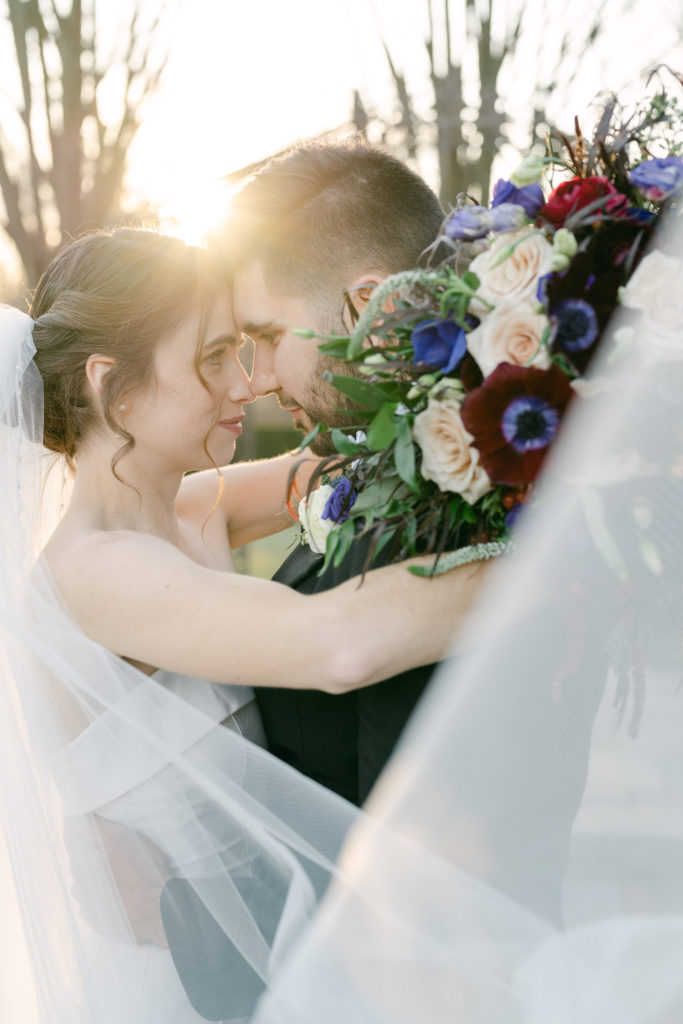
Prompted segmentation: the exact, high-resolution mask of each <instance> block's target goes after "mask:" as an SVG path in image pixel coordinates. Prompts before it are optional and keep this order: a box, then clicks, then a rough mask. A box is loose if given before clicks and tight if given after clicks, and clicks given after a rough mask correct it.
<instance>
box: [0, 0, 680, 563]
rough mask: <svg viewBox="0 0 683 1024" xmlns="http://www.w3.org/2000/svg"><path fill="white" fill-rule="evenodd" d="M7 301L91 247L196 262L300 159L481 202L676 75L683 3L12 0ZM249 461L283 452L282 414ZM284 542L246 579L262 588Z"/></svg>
mask: <svg viewBox="0 0 683 1024" xmlns="http://www.w3.org/2000/svg"><path fill="white" fill-rule="evenodd" d="M0 12H1V21H0V301H2V302H12V303H15V304H17V305H19V306H20V307H22V308H24V307H25V303H26V298H27V295H28V294H29V293H30V289H31V288H32V287H33V286H34V285H35V283H36V281H37V280H38V277H39V276H40V273H41V271H42V270H43V268H44V267H45V265H46V264H47V262H48V261H49V259H50V257H51V256H52V254H53V253H54V252H55V251H56V250H57V249H58V248H59V247H60V246H61V245H62V244H63V243H64V242H65V241H67V240H68V239H69V238H71V237H73V236H76V235H78V234H80V233H82V232H83V231H84V230H86V229H87V228H90V227H97V226H107V225H113V224H116V223H122V222H130V223H134V224H148V225H149V224H153V225H157V224H158V225H160V226H161V227H162V228H163V229H164V230H167V231H171V232H173V233H176V234H179V235H181V236H182V237H184V238H185V239H187V240H188V241H191V242H197V243H201V241H202V239H203V238H204V237H205V235H206V233H207V232H209V231H210V230H211V228H212V227H213V225H214V224H215V223H216V222H217V221H219V220H220V219H221V218H222V216H223V215H224V213H225V209H226V205H227V204H228V203H229V201H230V195H231V194H233V193H234V191H235V190H236V189H238V188H239V187H240V186H241V185H242V184H243V183H244V182H245V181H246V180H247V178H248V176H249V175H250V174H251V173H253V172H254V170H256V169H258V167H259V166H260V164H261V163H262V162H263V161H264V160H266V159H267V158H268V157H269V156H271V155H272V154H276V153H278V152H281V151H282V150H284V149H286V148H287V147H288V146H289V145H291V144H292V143H293V142H295V141H296V140H298V139H301V138H311V137H317V136H346V135H349V134H352V133H355V132H363V133H365V134H366V135H367V137H368V138H369V139H370V140H371V141H373V142H379V143H382V144H383V145H385V146H386V147H388V148H389V149H390V150H391V151H392V152H393V153H394V154H395V155H396V156H398V157H399V158H400V159H403V160H405V161H406V162H408V163H409V164H411V165H412V166H413V167H415V169H417V170H418V171H419V172H420V173H422V175H423V176H424V177H425V178H426V180H427V181H428V182H429V183H430V184H431V185H432V187H433V188H434V189H435V190H436V191H437V192H439V194H440V196H441V199H442V201H443V203H444V206H445V207H446V208H448V205H449V203H452V202H454V201H455V199H456V196H457V195H458V194H459V193H460V192H463V191H468V192H469V193H470V194H471V195H473V196H474V197H476V198H477V199H478V200H480V201H482V202H486V201H487V198H488V193H489V189H490V185H491V181H492V180H495V179H496V178H497V177H498V176H500V175H504V176H507V175H508V174H509V173H510V172H511V171H512V170H513V169H514V166H515V164H516V162H517V161H518V160H519V157H520V154H525V153H527V152H529V150H530V149H532V148H535V149H536V150H537V151H539V152H542V151H543V144H544V138H545V135H546V133H547V131H548V129H549V128H559V129H561V130H564V131H567V132H573V118H574V115H575V114H578V115H580V116H581V118H582V119H583V118H584V117H585V118H586V121H587V122H588V121H589V120H590V117H589V113H586V112H587V111H588V108H590V106H591V104H594V103H595V102H596V98H598V97H600V95H601V94H602V95H603V97H604V94H605V92H611V91H615V92H617V93H618V94H619V97H620V98H621V99H622V100H623V101H624V102H628V101H629V100H633V99H634V98H636V97H637V96H638V95H639V93H641V92H642V89H643V81H644V75H645V73H646V72H647V69H648V68H650V67H651V66H652V65H653V64H656V63H659V62H665V63H668V64H669V65H670V66H672V67H673V68H674V69H677V70H681V69H683V7H682V5H681V2H680V0H658V2H657V3H656V4H654V3H652V0H573V3H571V4H561V3H559V2H558V0H289V2H288V3H282V0H0ZM252 410H253V411H252V412H251V422H250V425H249V426H250V429H247V430H246V431H245V435H244V437H243V438H242V440H241V447H240V450H239V457H241V458H253V457H256V456H258V457H261V456H264V455H268V454H271V453H275V452H278V451H283V450H286V449H287V448H288V447H289V448H291V447H292V446H293V445H295V444H296V443H297V435H295V434H293V432H292V430H291V425H290V420H289V417H288V416H285V415H280V412H279V410H278V409H277V406H276V405H275V403H274V402H271V401H269V400H266V401H261V402H258V403H256V405H255V406H254V407H252ZM290 543H292V537H291V536H281V537H279V538H278V539H277V541H276V542H275V544H274V545H273V544H270V545H266V546H265V548H262V547H258V546H257V547H256V548H254V550H253V551H252V550H249V551H247V552H246V553H245V554H244V555H243V556H242V557H243V561H242V564H243V567H245V568H248V569H249V571H254V572H257V573H259V574H264V575H265V574H268V573H269V572H270V570H271V568H272V564H273V562H274V561H277V560H278V559H279V557H280V556H281V553H282V550H283V549H284V548H285V547H286V545H288V544H290Z"/></svg>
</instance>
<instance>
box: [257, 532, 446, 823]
mask: <svg viewBox="0 0 683 1024" xmlns="http://www.w3.org/2000/svg"><path fill="white" fill-rule="evenodd" d="M368 544H369V539H365V538H363V539H360V540H358V541H356V543H355V544H353V545H352V547H351V550H350V551H349V553H348V555H347V557H346V558H345V559H344V561H343V562H342V564H341V565H340V566H339V567H338V568H334V567H333V566H331V567H329V568H328V569H327V570H326V571H325V572H324V573H323V574H322V575H319V572H320V569H321V566H322V564H323V559H322V556H320V555H315V554H313V553H312V552H311V550H310V548H308V547H305V546H302V545H301V546H299V547H297V548H296V550H295V551H293V552H292V554H291V555H290V556H289V558H287V559H286V561H285V562H284V563H283V565H282V566H281V567H280V569H279V570H278V571H277V573H276V574H275V576H274V577H273V579H275V580H277V581H278V582H280V583H286V584H287V585H288V586H290V587H293V588H294V590H297V591H299V592H300V593H302V594H316V593H321V592H322V591H324V590H329V589H330V588H331V587H335V586H337V584H339V583H343V582H344V581H345V580H347V579H350V578H351V577H352V576H358V575H360V573H361V572H362V569H363V565H364V563H365V560H366V556H367V552H368ZM379 564H381V560H377V561H375V562H373V566H375V565H379ZM311 629H315V620H314V618H312V621H311ZM349 643H353V636H352V635H351V634H350V635H349ZM435 667H436V666H435V665H429V666H426V667H421V668H417V669H412V670H410V671H408V672H402V673H401V674H400V675H398V676H394V677H393V678H392V679H387V680H385V681H384V682H381V683H376V684H375V685H374V686H367V687H363V688H362V689H360V690H356V691H354V692H353V693H348V694H343V695H338V696H331V695H329V694H326V693H322V692H320V691H318V690H283V689H271V688H268V687H259V688H258V690H257V694H256V697H257V700H258V703H259V707H260V709H261V715H262V718H263V725H264V728H265V732H266V737H267V740H268V745H269V747H270V750H271V752H272V753H274V754H275V755H276V756H277V757H279V758H281V759H282V760H283V761H286V762H287V763H288V764H291V765H293V766H294V767H295V768H297V769H298V770H299V771H300V772H303V773H304V774H305V775H308V776H309V777H310V778H312V779H315V780H316V781H317V782H320V783H322V785H324V786H327V787H328V788H329V789H332V790H334V791H335V792H336V793H339V794H341V795H342V796H343V797H345V798H346V799H347V800H350V801H352V802H353V803H356V804H361V803H363V802H364V800H365V798H366V797H367V795H368V793H369V792H370V790H371V789H372V786H373V785H374V783H375V780H376V779H377V776H378V775H379V774H380V772H381V771H382V768H383V767H384V765H385V764H386V762H387V760H388V759H389V757H390V756H391V753H392V751H393V749H394V747H395V746H396V742H397V740H398V738H399V736H400V734H401V732H402V730H403V727H404V725H405V724H406V722H407V721H408V718H409V717H410V715H411V713H412V711H413V708H414V707H415V705H416V704H417V702H418V700H419V699H420V697H421V696H422V693H423V691H424V689H425V687H426V686H427V683H428V682H429V679H430V677H431V675H432V673H433V671H434V669H435Z"/></svg>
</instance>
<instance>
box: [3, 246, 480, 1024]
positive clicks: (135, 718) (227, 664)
mask: <svg viewBox="0 0 683 1024" xmlns="http://www.w3.org/2000/svg"><path fill="white" fill-rule="evenodd" d="M0 335H1V336H0V342H1V350H0V351H1V355H0V363H1V366H0V369H1V370H2V391H3V393H2V408H1V409H0V429H1V432H2V433H1V436H2V471H3V482H4V488H5V494H6V501H5V503H4V508H3V514H2V519H3V522H2V527H3V529H2V548H1V550H2V565H1V566H0V568H1V569H2V580H3V583H2V626H3V659H2V673H3V678H2V687H1V691H2V698H1V699H2V704H3V707H2V719H3V743H4V746H3V761H7V765H8V772H7V773H5V775H4V778H5V790H6V791H5V794H4V797H3V807H2V826H3V831H4V833H5V838H6V842H7V844H8V850H9V855H10V859H11V864H12V871H13V876H14V883H15V888H16V892H17V894H18V899H19V908H20V911H19V912H20V914H21V916H22V926H21V929H20V930H17V934H21V933H23V936H24V941H25V943H26V950H25V953H24V954H23V960H22V962H23V963H24V967H25V969H26V970H28V971H29V972H30V974H31V975H32V979H33V982H32V985H31V986H30V987H31V989H32V990H33V991H36V992H38V993H41V994H42V996H43V997H44V998H45V999H46V1000H47V1004H46V1005H40V1003H39V1005H38V1006H37V1007H32V1008H29V1006H28V1004H25V1005H24V1004H22V1005H21V1016H22V1019H23V1020H26V1021H28V1020H32V1019H37V1020H40V1021H42V1020H57V1021H60V1022H61V1021H66V1020H75V1019H78V1020H79V1021H84V1022H86V1021H92V1022H93V1024H94V1022H97V1024H104V1022H107V1021H110V1020H111V1021H117V1022H118V1021H121V1020H130V1021H133V1020H135V1021H148V1022H150V1024H151V1022H155V1021H159V1022H161V1021H164V1022H174V1024H175V1022H177V1024H181V1022H182V1024H184V1022H185V1021H188V1022H189V1021H196V1020H201V1019H211V1020H218V1019H220V1020H228V1019H230V1020H240V1019H242V1018H244V1017H246V1016H247V1015H248V1014H249V1013H250V1011H251V1007H252V1005H253V1002H254V999H255V998H256V996H257V995H258V994H259V992H260V991H261V990H262V988H263V986H264V984H267V982H268V979H269V977H270V976H271V974H272V972H273V971H274V970H275V968H276V967H277V964H278V962H279V960H280V959H282V958H283V957H284V956H285V955H286V953H287V951H288V948H289V947H290V946H291V943H292V941H293V939H294V937H295V936H296V935H297V934H298V933H299V932H300V930H301V928H302V926H303V923H304V922H305V921H306V920H307V919H308V917H309V916H310V914H311V913H312V911H313V909H314V907H315V905H316V903H317V900H318V898H319V895H320V893H321V892H322V891H323V890H324V888H325V885H326V883H327V879H328V877H329V875H330V872H331V870H332V864H333V862H334V860H335V858H336V855H337V853H338V850H339V847H340V844H341V842H342V840H343V838H344V836H345V834H346V832H347V830H348V828H349V826H350V824H351V823H352V821H353V820H354V816H355V812H354V811H353V809H351V808H350V807H348V806H347V805H346V804H345V802H344V801H342V800H341V799H339V798H337V797H336V796H335V795H333V794H331V793H329V792H327V791H325V790H322V789H321V788H320V787H318V786H316V785H315V784H313V783H310V782H309V781H308V780H305V779H303V778H301V777H299V776H298V774H297V773H296V772H294V771H293V770H292V769H290V768H288V767H287V766H285V765H283V764H281V763H280V762H277V761H276V760H275V759H274V758H272V757H271V756H270V755H268V753H267V752H266V751H265V750H264V749H262V747H261V746H260V744H262V742H263V734H262V730H261V727H260V723H259V719H258V713H257V711H256V706H255V702H254V701H253V693H252V690H251V689H250V688H251V687H253V686H258V685H261V684H267V685H269V686H274V685H275V686H287V687H305V688H319V689H323V690H327V691H328V692H331V693H341V692H344V691H346V690H349V689H353V688H355V687H358V686H362V685H368V684H370V683H373V682H375V681H377V680H380V679H382V678H385V677H389V676H391V675H393V674H395V673H396V672H397V670H398V669H399V668H406V667H408V666H413V665H418V664H423V663H430V662H432V661H435V660H437V659H438V658H439V657H441V656H443V655H444V653H445V652H446V650H447V648H448V645H449V642H450V640H451V636H452V633H453V629H454V625H455V624H456V622H457V620H458V619H459V618H460V617H461V616H462V614H463V612H464V611H465V609H466V608H467V606H468V604H469V603H470V601H471V599H472V595H473V593H474V591H475V589H476V587H477V585H478V582H479V577H480V575H481V567H480V566H469V567H463V569H462V570H458V571H457V572H456V573H453V574H449V576H447V577H444V578H442V579H439V580H436V581H425V580H424V579H419V578H417V577H414V576H411V575H410V574H409V573H407V572H406V571H405V567H404V566H393V567H389V568H386V569H381V570H378V571H376V572H372V573H370V574H369V575H368V577H367V578H366V580H365V582H364V583H363V585H362V586H361V587H358V581H350V582H349V583H347V584H345V585H343V586H341V587H339V588H337V589H336V590H334V591H331V592H328V593H325V594H323V595H318V596H314V597H304V596H301V595H299V594H296V593H294V592H293V591H291V590H290V589H288V588H286V587H284V586H280V585H278V584H274V583H270V582H266V581H262V580H257V579H250V578H247V577H244V576H238V575H236V574H235V573H234V572H233V571H232V568H233V567H232V560H231V546H235V545H239V544H241V543H244V542H245V541H247V540H251V539H253V538H255V537H258V536H263V535H265V534H267V533H269V532H274V531H275V530H278V529H281V528H282V527H283V526H285V525H288V524H287V520H286V518H285V517H284V514H283V504H284V494H285V490H286V480H287V477H288V474H289V472H290V470H291V468H292V465H293V462H294V461H295V457H294V456H284V457H282V458H279V459H275V460H272V461H270V462H264V463H255V464H248V465H244V466H239V465H238V466H235V467H231V468H223V469H220V470H219V469H218V467H219V466H223V467H225V466H226V464H227V463H229V461H230V459H231V458H232V455H233V452H234V447H235V441H236V438H237V437H238V436H239V434H240V433H241V431H242V421H243V418H244V404H245V403H247V402H249V401H250V400H251V399H252V397H253V396H252V394H251V391H250V387H249V381H248V379H247V377H246V375H245V373H244V370H243V369H242V366H241V364H240V362H239V357H238V348H239V345H238V341H237V340H236V338H235V328H234V325H233V322H232V318H231V313H230V308H229V305H228V303H227V301H226V298H225V295H224V289H223V286H222V283H221V281H220V279H219V278H218V276H217V275H216V274H215V273H214V271H213V268H212V266H211V263H210V260H209V257H208V255H207V253H205V252H204V251H202V250H198V249H194V248H190V247H186V246H185V245H184V244H183V243H182V242H180V241H178V240H176V239H170V238H166V237H163V236H160V235H156V234H154V233H151V232H147V231H140V230H129V229H120V230H118V231H115V232H113V233H112V234H94V235H90V236H86V237H84V238H82V239H81V240H79V241H76V242H73V243H71V244H70V245H69V246H67V248H66V249H64V250H63V251H62V252H61V253H60V254H59V255H58V256H57V257H56V258H55V260H54V261H53V263H52V264H51V266H50V267H49V268H48V270H47V271H46V273H45V274H44V276H43V278H42V279H41V281H40V283H39V285H38V287H37V289H36V292H35V295H34V297H33V303H32V308H31V316H30V318H29V317H25V316H24V315H23V314H20V313H18V311H16V310H11V309H5V310H4V311H3V313H2V315H1V316H0ZM43 446H44V447H45V448H47V449H48V450H49V451H50V452H52V453H54V455H55V456H56V457H57V458H58V460H59V461H61V463H62V467H63V473H62V481H60V480H59V479H58V477H59V474H57V477H55V474H54V472H53V473H52V475H51V476H48V478H47V481H46V480H45V472H44V470H45V462H46V456H45V452H44V448H43ZM67 469H75V476H74V480H73V491H72V493H71V495H70V498H69V500H68V503H67V502H66V498H65V494H64V487H62V486H60V484H62V483H63V482H64V480H65V479H66V476H67V474H66V470H67ZM187 470H199V471H200V472H198V473H195V474H193V475H191V476H189V477H187V476H185V475H184V474H185V473H186V471H187ZM302 483H303V484H305V481H302ZM55 491H56V492H58V493H57V494H56V496H55V497H54V501H53V502H52V505H51V504H50V496H51V495H54V492H55ZM64 505H66V507H65V508H64V507H63V506H64ZM39 513H40V514H39ZM50 516H52V523H49V522H48V525H47V527H46V522H45V520H46V519H47V520H48V521H49V519H50ZM55 520H56V526H55V528H54V530H53V531H52V532H51V534H50V535H49V539H48V540H47V543H45V544H44V547H42V551H41V545H42V539H43V538H44V536H45V532H46V529H47V530H49V528H50V527H51V526H52V525H54V521H55ZM36 555H38V558H37V559H36ZM220 725H224V726H227V728H220ZM38 835H42V836H43V837H44V839H43V840H41V841H38V840H37V838H36V837H37V836H38ZM25 850H31V851H32V854H31V856H32V861H31V864H30V869H29V865H28V864H27V863H26V861H25V859H23V856H22V853H21V851H25ZM36 879H40V880H41V885H40V892H37V891H36V888H35V884H36ZM179 883H182V886H183V887H182V888H178V884H179ZM160 908H161V910H160ZM198 908H200V909H201V912H202V913H201V914H200V917H199V918H197V919H196V920H195V917H193V915H196V914H197V913H198ZM162 913H164V915H165V917H164V924H165V925H166V928H167V930H168V929H176V930H178V929H180V931H181V932H184V933H186V939H187V941H185V942H184V943H183V942H181V943H180V947H179V949H180V951H179V952H176V949H175V948H174V950H173V955H174V957H176V959H178V958H179V959H180V960H182V961H183V963H178V964H177V966H178V969H179V971H180V973H181V975H182V977H183V979H184V980H185V979H186V978H187V977H190V978H194V984H192V985H190V986H189V987H188V992H187V993H186V992H185V990H184V989H183V986H182V985H181V984H180V982H179V980H178V976H177V974H176V972H175V970H174V969H173V966H172V963H171V954H170V953H169V951H168V950H167V948H166V945H167V936H166V933H165V931H164V927H163V926H162V919H161V914H162ZM202 914H203V916H202ZM47 921H49V922H50V927H49V928H48V927H46V922H47ZM207 922H208V923H207ZM209 923H210V927H209ZM15 941H16V940H15ZM31 1014H33V1017H32V1016H31Z"/></svg>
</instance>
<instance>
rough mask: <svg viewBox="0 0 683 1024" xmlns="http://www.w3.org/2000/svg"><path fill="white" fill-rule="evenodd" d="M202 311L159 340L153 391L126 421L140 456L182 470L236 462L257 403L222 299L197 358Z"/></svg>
mask: <svg viewBox="0 0 683 1024" xmlns="http://www.w3.org/2000/svg"><path fill="white" fill-rule="evenodd" d="M199 331H200V316H199V313H197V314H195V315H193V316H190V317H189V318H188V319H187V320H186V321H185V323H184V324H183V325H182V326H181V327H180V328H179V329H178V330H177V331H176V332H175V333H174V334H173V335H171V336H170V337H168V338H165V339H163V340H162V341H160V342H159V344H158V345H157V348H156V351H155V359H154V379H153V381H152V382H151V384H150V385H149V387H147V388H146V390H145V391H144V392H143V393H142V394H140V395H138V396H136V395H132V396H130V399H129V400H128V399H127V400H126V403H125V404H126V410H125V411H123V413H122V421H121V422H122V424H123V425H124V426H125V428H126V430H127V431H128V432H129V433H130V434H132V435H133V437H134V438H135V448H134V449H133V451H132V452H131V456H132V457H133V458H135V457H136V456H135V453H137V454H138V457H139V456H142V455H143V453H144V454H145V455H151V456H152V457H153V458H156V459H159V460H163V462H164V463H165V464H167V465H169V464H172V466H173V468H174V469H175V468H177V469H180V470H183V471H184V470H188V469H203V468H206V467H207V466H210V465H211V461H210V459H208V458H207V455H206V452H205V450H204V443H205V442H206V446H207V448H208V451H209V452H210V454H211V457H212V458H213V460H214V462H215V463H216V464H217V465H225V464H226V463H228V462H230V460H231V459H232V457H233V455H234V451H235V442H236V441H237V438H238V437H239V436H240V434H241V433H242V424H243V420H244V405H245V403H247V402H251V401H253V398H254V396H253V393H252V390H251V387H250V384H249V379H248V377H247V375H246V373H245V371H244V368H243V367H242V364H241V362H240V360H239V354H238V352H239V344H240V343H239V341H238V340H237V338H236V330H235V324H234V320H233V318H232V310H231V307H230V304H229V302H228V301H227V300H220V301H219V302H217V303H216V305H215V306H214V307H213V309H212V310H211V312H210V314H209V316H208V317H207V319H206V324H205V330H204V333H203V337H202V341H201V347H200V352H199V360H198V366H199V371H200V373H201V375H202V377H203V379H204V381H205V382H206V384H207V385H208V388H209V389H210V390H207V388H206V387H205V386H204V385H203V384H202V381H201V380H200V379H199V377H198V374H197V364H196V362H195V359H196V352H197V338H198V335H199Z"/></svg>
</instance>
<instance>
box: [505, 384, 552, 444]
mask: <svg viewBox="0 0 683 1024" xmlns="http://www.w3.org/2000/svg"><path fill="white" fill-rule="evenodd" d="M559 423H560V415H559V413H558V411H557V409H555V408H554V407H553V406H552V405H549V403H548V402H546V401H545V400H544V399H543V398H540V397H539V396H538V395H520V396H519V397H518V398H515V399H513V400H512V402H510V404H509V405H508V407H507V408H506V410H505V412H504V413H503V418H502V420H501V430H502V433H503V437H504V438H505V440H506V441H507V443H508V444H509V445H512V447H513V448H514V449H515V451H517V452H528V451H536V450H537V449H539V448H547V446H548V445H549V444H550V442H551V441H552V439H553V438H554V437H555V434H556V433H557V428H558V426H559Z"/></svg>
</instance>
